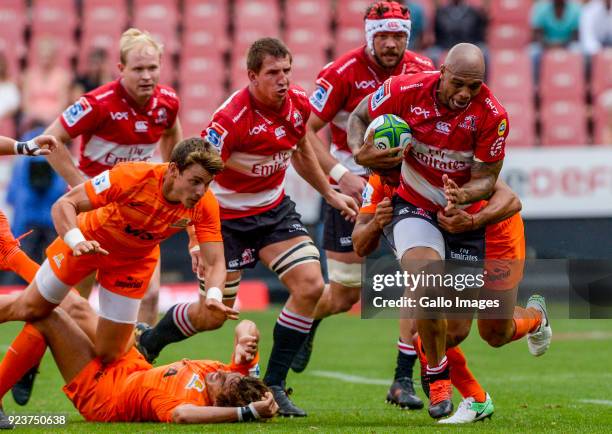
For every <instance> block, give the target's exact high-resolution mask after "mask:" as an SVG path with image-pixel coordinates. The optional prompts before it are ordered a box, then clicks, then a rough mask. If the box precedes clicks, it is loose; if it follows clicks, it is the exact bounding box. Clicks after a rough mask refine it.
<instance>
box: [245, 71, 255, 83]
mask: <svg viewBox="0 0 612 434" xmlns="http://www.w3.org/2000/svg"><path fill="white" fill-rule="evenodd" d="M247 76H248V77H249V81H257V74H256V73H255V71H252V70H250V69H249V70H248V71H247Z"/></svg>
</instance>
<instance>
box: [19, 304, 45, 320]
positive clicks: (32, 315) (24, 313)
mask: <svg viewBox="0 0 612 434" xmlns="http://www.w3.org/2000/svg"><path fill="white" fill-rule="evenodd" d="M20 311H21V312H20V315H19V316H20V317H21V318H22V319H23V321H26V322H36V321H40V320H42V319H44V318H46V317H47V316H48V315H49V313H51V312H52V311H53V309H49V307H47V306H43V305H41V304H39V303H35V302H31V301H26V302H25V303H23V306H21V309H20Z"/></svg>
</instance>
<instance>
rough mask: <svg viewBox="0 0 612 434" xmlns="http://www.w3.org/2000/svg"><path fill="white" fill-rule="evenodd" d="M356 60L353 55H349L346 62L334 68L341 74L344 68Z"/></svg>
mask: <svg viewBox="0 0 612 434" xmlns="http://www.w3.org/2000/svg"><path fill="white" fill-rule="evenodd" d="M355 62H357V58H355V57H351V58H350V60H349V61H348V62H346V63H345V64H344V65H342V66H341V67H340V68H338V69H336V72H337V73H338V74H342V73H343V72H344V70H345V69H346V68H348V67H349V66H351V65H352V64H353V63H355Z"/></svg>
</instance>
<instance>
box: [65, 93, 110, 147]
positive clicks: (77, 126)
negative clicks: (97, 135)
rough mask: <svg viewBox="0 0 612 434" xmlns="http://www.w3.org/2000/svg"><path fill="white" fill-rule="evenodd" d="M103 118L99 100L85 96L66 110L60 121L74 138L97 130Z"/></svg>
mask: <svg viewBox="0 0 612 434" xmlns="http://www.w3.org/2000/svg"><path fill="white" fill-rule="evenodd" d="M101 116H102V114H101V109H100V106H99V104H98V102H97V100H96V99H95V98H94V97H92V96H89V95H83V96H82V97H80V98H79V99H78V100H77V101H76V102H75V103H74V104H72V105H71V106H69V107H68V108H67V109H66V110H64V112H63V113H62V115H61V116H60V117H59V120H60V122H61V124H62V126H63V127H64V129H65V130H66V132H67V133H68V135H70V137H72V138H74V137H77V136H80V135H81V134H83V133H85V132H86V131H91V130H92V129H94V128H97V127H98V124H99V123H100V121H101Z"/></svg>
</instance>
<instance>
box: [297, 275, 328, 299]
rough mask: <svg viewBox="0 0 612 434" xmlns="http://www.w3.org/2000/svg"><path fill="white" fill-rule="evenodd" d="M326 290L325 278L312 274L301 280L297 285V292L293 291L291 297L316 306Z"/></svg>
mask: <svg viewBox="0 0 612 434" xmlns="http://www.w3.org/2000/svg"><path fill="white" fill-rule="evenodd" d="M324 288H325V281H324V280H323V276H322V275H321V274H320V273H312V274H309V275H305V276H303V277H302V279H300V284H299V285H297V287H296V290H295V291H292V293H291V295H292V296H294V297H295V298H300V299H302V300H304V301H308V302H309V303H311V304H313V305H314V304H316V303H317V301H319V298H321V295H322V294H323V289H324Z"/></svg>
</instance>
